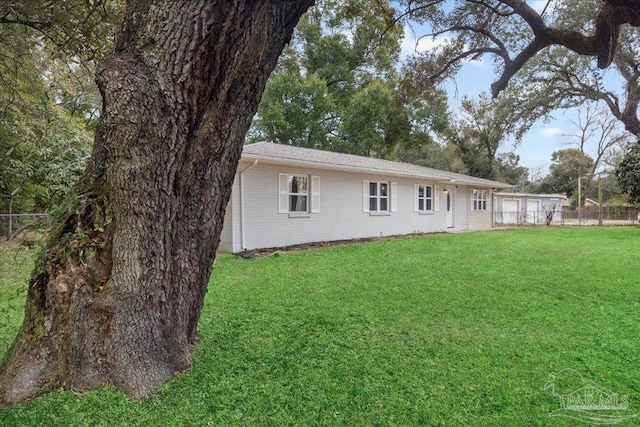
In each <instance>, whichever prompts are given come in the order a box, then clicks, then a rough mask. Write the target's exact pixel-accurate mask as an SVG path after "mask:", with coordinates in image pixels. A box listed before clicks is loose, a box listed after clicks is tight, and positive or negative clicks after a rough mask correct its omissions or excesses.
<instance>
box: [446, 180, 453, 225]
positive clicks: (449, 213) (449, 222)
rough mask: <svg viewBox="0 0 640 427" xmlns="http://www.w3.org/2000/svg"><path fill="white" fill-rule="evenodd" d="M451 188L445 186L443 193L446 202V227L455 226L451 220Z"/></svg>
mask: <svg viewBox="0 0 640 427" xmlns="http://www.w3.org/2000/svg"><path fill="white" fill-rule="evenodd" d="M453 190H454V189H453V188H447V189H446V195H445V197H446V203H447V228H453V227H455V224H454V222H453V209H454V200H455V198H454V194H453Z"/></svg>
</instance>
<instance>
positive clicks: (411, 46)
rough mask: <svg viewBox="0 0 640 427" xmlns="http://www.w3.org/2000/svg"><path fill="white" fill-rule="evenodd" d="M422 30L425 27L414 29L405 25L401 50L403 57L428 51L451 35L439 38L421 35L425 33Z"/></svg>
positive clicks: (443, 42)
mask: <svg viewBox="0 0 640 427" xmlns="http://www.w3.org/2000/svg"><path fill="white" fill-rule="evenodd" d="M420 31H424V29H421V28H416V29H412V28H410V27H409V26H408V25H405V26H404V38H403V39H402V50H401V51H400V57H401V58H406V57H407V56H411V55H415V54H416V53H424V52H428V51H430V50H432V49H433V48H435V47H437V46H440V45H443V44H445V43H446V42H447V41H448V40H450V37H445V36H441V37H438V38H437V39H434V38H433V37H430V36H427V37H421V36H422V35H423V34H421V33H420Z"/></svg>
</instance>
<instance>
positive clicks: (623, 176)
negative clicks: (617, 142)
mask: <svg viewBox="0 0 640 427" xmlns="http://www.w3.org/2000/svg"><path fill="white" fill-rule="evenodd" d="M615 175H616V178H617V179H618V184H619V185H620V188H622V190H623V191H624V192H625V193H627V194H628V195H629V201H630V202H631V203H634V204H636V205H638V204H640V144H638V143H635V144H631V145H630V147H629V148H628V149H627V151H626V153H625V155H624V157H623V158H622V161H621V162H620V164H619V165H618V167H617V169H616V172H615Z"/></svg>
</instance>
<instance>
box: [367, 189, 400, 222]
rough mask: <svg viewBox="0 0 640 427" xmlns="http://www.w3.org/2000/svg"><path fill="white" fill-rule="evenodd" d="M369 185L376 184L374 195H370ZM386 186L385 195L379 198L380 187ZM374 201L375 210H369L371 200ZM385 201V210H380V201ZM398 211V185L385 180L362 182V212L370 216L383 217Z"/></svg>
mask: <svg viewBox="0 0 640 427" xmlns="http://www.w3.org/2000/svg"><path fill="white" fill-rule="evenodd" d="M371 184H376V194H375V195H372V194H371V190H370V189H371ZM381 184H386V185H387V195H386V196H381V195H380V194H379V193H380V185H381ZM372 198H375V200H376V210H372V209H371V200H372ZM382 199H385V200H386V201H387V209H385V210H380V200H382ZM397 210H398V183H397V182H394V181H385V180H363V181H362V212H365V213H369V215H370V216H385V215H389V214H390V213H391V212H396V211H397Z"/></svg>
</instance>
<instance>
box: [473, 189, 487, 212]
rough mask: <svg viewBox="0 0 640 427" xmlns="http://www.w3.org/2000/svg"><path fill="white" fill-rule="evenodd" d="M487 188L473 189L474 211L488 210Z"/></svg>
mask: <svg viewBox="0 0 640 427" xmlns="http://www.w3.org/2000/svg"><path fill="white" fill-rule="evenodd" d="M487 193H488V191H487V190H473V197H472V203H473V210H474V211H486V210H487Z"/></svg>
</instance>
